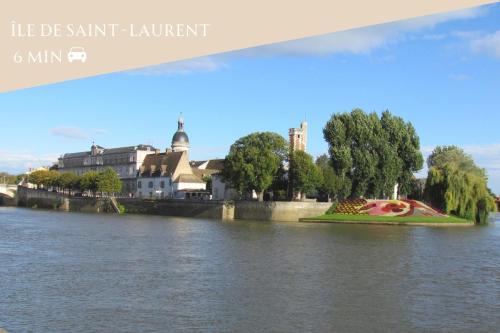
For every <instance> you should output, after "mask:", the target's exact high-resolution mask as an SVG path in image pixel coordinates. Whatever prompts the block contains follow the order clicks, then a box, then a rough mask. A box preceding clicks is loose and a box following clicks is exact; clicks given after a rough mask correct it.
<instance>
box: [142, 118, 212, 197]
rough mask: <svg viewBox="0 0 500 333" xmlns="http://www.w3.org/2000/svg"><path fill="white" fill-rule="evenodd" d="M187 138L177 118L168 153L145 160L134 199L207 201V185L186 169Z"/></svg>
mask: <svg viewBox="0 0 500 333" xmlns="http://www.w3.org/2000/svg"><path fill="white" fill-rule="evenodd" d="M188 154H189V138H188V136H187V134H186V132H185V131H184V120H183V119H182V118H179V121H178V127H177V132H175V134H174V135H173V137H172V145H171V149H167V150H166V151H165V152H164V153H159V152H155V153H154V154H151V155H148V156H146V157H145V159H144V161H143V163H142V165H141V166H140V168H139V172H138V176H137V191H136V196H137V197H140V198H150V199H164V198H172V199H209V193H207V191H206V183H205V182H204V181H203V180H202V177H199V176H198V175H196V174H195V173H194V172H193V169H192V168H191V166H190V165H189V157H188V156H189V155H188Z"/></svg>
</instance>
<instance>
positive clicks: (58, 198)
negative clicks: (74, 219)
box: [17, 186, 114, 213]
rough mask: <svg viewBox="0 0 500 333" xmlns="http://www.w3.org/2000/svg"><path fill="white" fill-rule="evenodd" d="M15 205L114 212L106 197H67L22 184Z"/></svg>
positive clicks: (73, 210)
mask: <svg viewBox="0 0 500 333" xmlns="http://www.w3.org/2000/svg"><path fill="white" fill-rule="evenodd" d="M17 205H18V206H20V207H28V208H43V209H54V210H60V211H65V212H69V211H72V212H92V213H108V212H114V209H113V207H112V206H111V204H110V202H109V199H107V198H86V197H81V198H78V197H68V196H65V195H62V194H60V193H56V192H50V191H44V190H35V189H30V188H26V187H22V186H19V187H18V188H17Z"/></svg>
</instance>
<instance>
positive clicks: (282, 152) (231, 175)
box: [223, 132, 288, 201]
mask: <svg viewBox="0 0 500 333" xmlns="http://www.w3.org/2000/svg"><path fill="white" fill-rule="evenodd" d="M287 156H288V144H287V142H286V140H285V139H284V138H283V137H282V136H280V135H279V134H276V133H271V132H258V133H252V134H250V135H247V136H245V137H242V138H240V139H238V140H237V141H236V142H235V143H234V144H233V145H232V146H231V149H230V151H229V154H228V155H227V156H226V159H225V161H224V172H223V177H224V179H225V180H226V181H229V183H230V184H231V185H232V186H233V187H234V188H235V189H237V190H238V191H239V192H240V193H244V192H251V191H252V190H255V192H257V194H258V197H259V201H262V200H263V193H264V191H265V190H267V189H268V188H269V187H270V186H271V185H272V184H273V181H274V180H275V178H276V177H277V176H278V170H279V168H280V167H281V166H282V165H283V162H284V161H285V159H286V158H287Z"/></svg>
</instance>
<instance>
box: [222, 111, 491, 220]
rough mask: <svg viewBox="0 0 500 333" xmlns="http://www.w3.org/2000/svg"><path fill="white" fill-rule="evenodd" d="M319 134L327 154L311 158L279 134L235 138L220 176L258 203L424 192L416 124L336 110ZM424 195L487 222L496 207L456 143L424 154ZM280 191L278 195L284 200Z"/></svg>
mask: <svg viewBox="0 0 500 333" xmlns="http://www.w3.org/2000/svg"><path fill="white" fill-rule="evenodd" d="M323 134H324V138H325V140H326V142H327V143H328V146H329V150H328V152H329V154H328V155H326V154H325V155H322V156H320V157H318V158H317V159H316V161H314V160H313V157H312V156H311V155H309V154H307V153H305V152H303V151H295V152H289V151H288V143H287V141H286V140H285V139H284V138H283V137H282V136H280V135H279V134H276V133H271V132H260V133H253V134H250V135H247V136H245V137H243V138H240V139H239V140H237V141H236V142H235V143H234V144H233V145H232V146H231V148H230V151H229V154H228V156H227V157H226V160H225V168H224V172H223V177H224V179H225V180H226V181H227V182H229V183H230V184H231V185H232V186H233V187H234V188H235V189H237V190H238V191H239V192H240V193H242V194H243V193H249V192H252V191H255V192H256V193H257V194H258V197H259V200H262V199H263V194H264V193H265V192H266V191H268V190H272V192H273V193H274V194H275V199H276V193H287V194H288V195H287V198H288V199H290V198H291V195H290V190H291V191H292V193H293V192H302V193H312V192H316V193H317V194H318V195H319V196H322V197H325V198H332V199H334V200H337V201H340V200H343V199H344V198H348V197H368V198H386V197H390V196H391V194H392V193H393V191H394V188H395V186H397V188H398V192H399V194H403V195H410V196H411V195H414V193H418V192H420V191H421V189H420V188H419V186H420V184H419V182H418V181H417V180H416V179H415V177H414V173H416V172H418V171H419V170H421V169H422V167H423V164H424V159H423V156H422V153H421V152H420V139H419V137H418V135H417V133H416V131H415V128H414V127H413V125H412V124H411V123H409V122H405V121H404V120H403V119H402V118H400V117H397V116H394V115H392V114H391V113H390V112H389V111H385V112H383V113H382V114H381V115H380V116H379V115H378V114H377V113H365V112H363V111H362V110H360V109H355V110H353V111H352V112H348V113H340V114H335V115H333V116H332V117H331V119H330V120H329V121H328V122H327V124H326V126H325V128H324V129H323ZM428 166H429V176H428V178H427V183H426V185H425V198H426V200H427V201H428V202H429V203H431V204H432V205H434V206H435V207H437V208H440V209H442V210H443V211H445V212H447V213H449V214H455V215H458V216H460V217H464V218H467V219H471V220H476V221H477V222H484V221H485V220H486V218H487V215H488V213H489V212H490V211H491V210H493V209H494V201H493V197H492V194H491V192H490V191H488V188H487V186H486V184H487V178H486V173H485V172H484V170H482V169H480V168H478V167H477V166H476V165H475V164H474V162H473V161H472V159H471V158H470V157H469V156H467V155H466V154H465V153H464V152H463V151H461V150H460V149H458V148H457V147H442V148H440V147H438V148H437V149H436V151H434V153H433V154H432V155H431V156H430V157H429V161H428ZM282 197H283V196H281V198H282Z"/></svg>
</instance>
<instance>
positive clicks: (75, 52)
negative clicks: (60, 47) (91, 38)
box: [68, 47, 87, 63]
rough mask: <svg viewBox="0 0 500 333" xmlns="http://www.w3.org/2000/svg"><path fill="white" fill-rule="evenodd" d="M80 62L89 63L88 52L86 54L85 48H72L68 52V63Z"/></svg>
mask: <svg viewBox="0 0 500 333" xmlns="http://www.w3.org/2000/svg"><path fill="white" fill-rule="evenodd" d="M75 60H79V61H81V62H85V61H87V52H85V50H84V48H83V47H72V48H71V49H69V52H68V61H69V62H71V63H72V62H73V61H75Z"/></svg>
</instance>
